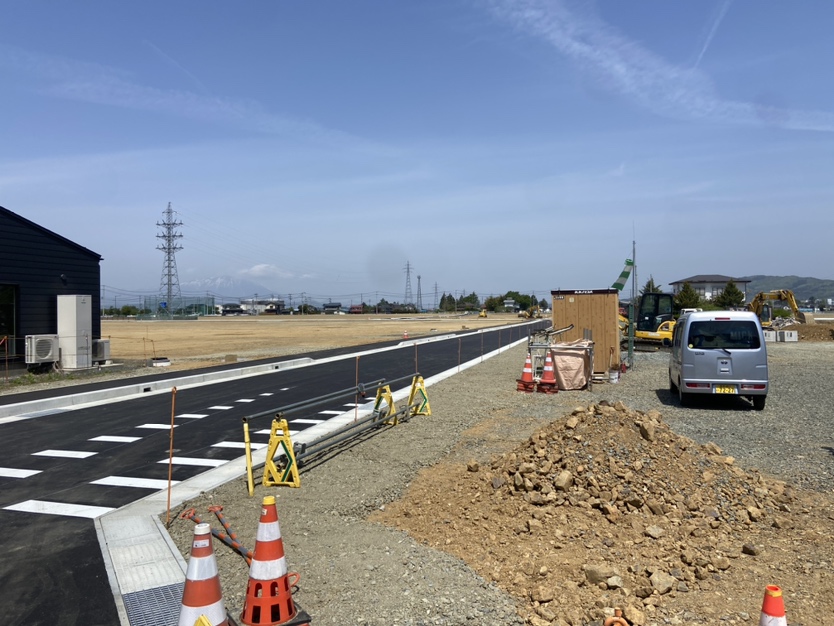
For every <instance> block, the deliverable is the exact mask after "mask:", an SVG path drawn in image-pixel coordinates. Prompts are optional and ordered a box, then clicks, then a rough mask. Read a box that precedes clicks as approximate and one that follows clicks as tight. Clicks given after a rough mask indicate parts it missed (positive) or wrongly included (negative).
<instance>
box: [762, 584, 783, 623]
mask: <svg viewBox="0 0 834 626" xmlns="http://www.w3.org/2000/svg"><path fill="white" fill-rule="evenodd" d="M759 626H788V620H787V618H786V617H785V603H784V602H783V601H782V590H781V589H780V588H779V587H777V586H776V585H768V586H767V587H765V594H764V601H763V602H762V616H761V619H759Z"/></svg>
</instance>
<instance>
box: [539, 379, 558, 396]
mask: <svg viewBox="0 0 834 626" xmlns="http://www.w3.org/2000/svg"><path fill="white" fill-rule="evenodd" d="M536 391H538V392H539V393H559V385H557V384H556V383H544V382H541V381H540V382H539V385H538V387H536Z"/></svg>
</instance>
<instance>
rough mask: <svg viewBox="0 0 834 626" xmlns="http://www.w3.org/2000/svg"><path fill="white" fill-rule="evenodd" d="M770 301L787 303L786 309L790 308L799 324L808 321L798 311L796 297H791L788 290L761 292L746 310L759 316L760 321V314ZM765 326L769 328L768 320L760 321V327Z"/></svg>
mask: <svg viewBox="0 0 834 626" xmlns="http://www.w3.org/2000/svg"><path fill="white" fill-rule="evenodd" d="M770 300H781V301H782V302H785V303H787V305H788V308H790V310H791V313H792V314H793V316H794V318H795V319H796V321H798V322H799V323H800V324H805V323H807V321H808V320H807V318H806V316H805V313H803V312H802V311H800V310H799V304H798V303H797V302H796V297H795V296H794V295H793V291H791V290H789V289H774V290H773V291H762V292H760V293H757V294H756V295H755V296H754V297H753V299H752V300H751V301H750V302H749V304H748V305H747V309H748V310H749V311H753V313H755V314H756V315H758V316H759V319H762V313H763V312H764V311H765V309H766V303H767V302H769V301H770ZM765 324H767V325H768V326H769V325H770V320H769V319H768V320H762V325H765Z"/></svg>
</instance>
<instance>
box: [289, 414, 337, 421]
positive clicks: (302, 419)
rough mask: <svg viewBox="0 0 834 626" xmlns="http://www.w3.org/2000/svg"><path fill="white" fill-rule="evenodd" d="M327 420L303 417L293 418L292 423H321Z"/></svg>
mask: <svg viewBox="0 0 834 626" xmlns="http://www.w3.org/2000/svg"><path fill="white" fill-rule="evenodd" d="M338 415H341V413H338ZM326 421H327V420H308V419H304V418H301V419H297V420H293V421H292V423H293V424H321V423H323V422H326Z"/></svg>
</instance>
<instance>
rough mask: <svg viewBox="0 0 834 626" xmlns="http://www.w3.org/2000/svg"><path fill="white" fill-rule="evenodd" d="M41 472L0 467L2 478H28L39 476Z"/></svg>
mask: <svg viewBox="0 0 834 626" xmlns="http://www.w3.org/2000/svg"><path fill="white" fill-rule="evenodd" d="M42 471H43V470H29V469H18V468H16V467H0V477H3V478H29V477H30V476H34V475H35V474H40V473H41V472H42Z"/></svg>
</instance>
